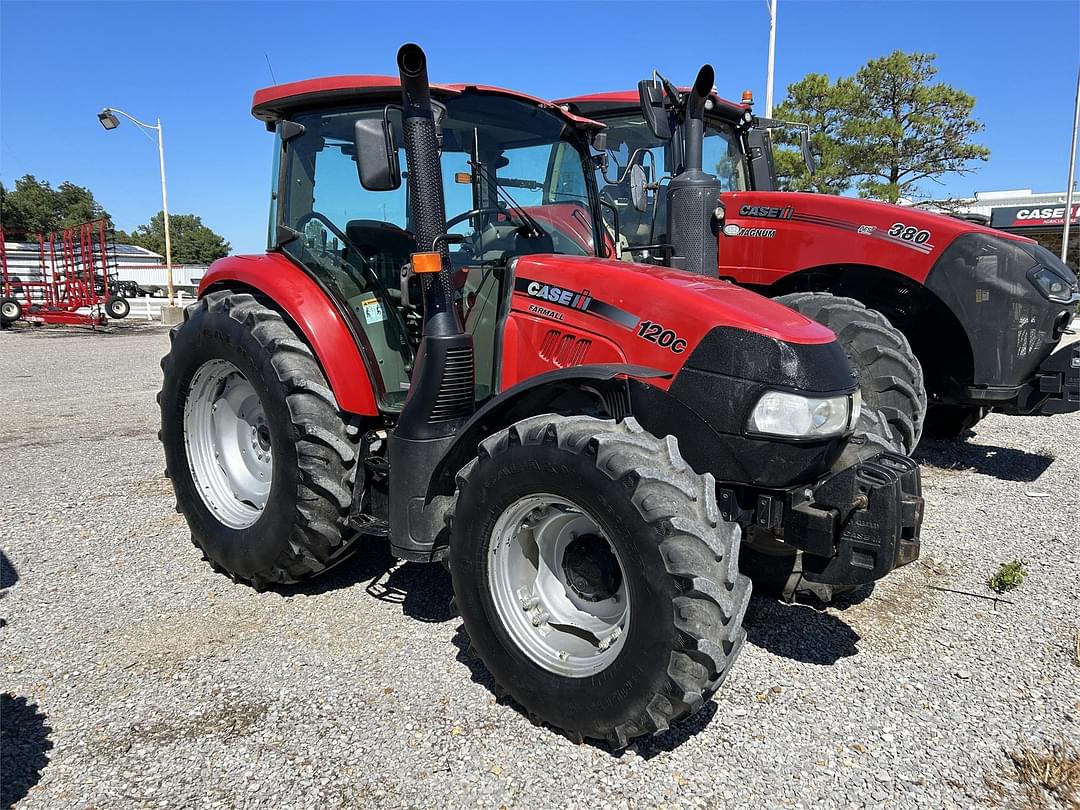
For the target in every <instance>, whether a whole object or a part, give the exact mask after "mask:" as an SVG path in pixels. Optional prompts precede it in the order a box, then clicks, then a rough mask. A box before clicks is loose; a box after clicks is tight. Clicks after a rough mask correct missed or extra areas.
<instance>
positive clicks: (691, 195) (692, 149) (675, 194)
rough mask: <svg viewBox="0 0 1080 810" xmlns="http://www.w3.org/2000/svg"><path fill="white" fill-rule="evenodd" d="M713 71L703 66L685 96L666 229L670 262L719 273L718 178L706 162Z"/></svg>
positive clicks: (692, 270)
mask: <svg viewBox="0 0 1080 810" xmlns="http://www.w3.org/2000/svg"><path fill="white" fill-rule="evenodd" d="M714 78H715V75H714V73H713V69H712V66H711V65H702V67H701V70H699V71H698V74H697V78H696V79H695V80H694V86H693V88H691V90H690V92H689V94H688V95H687V97H686V99H685V102H684V104H685V106H684V108H683V120H682V125H681V126H680V127H679V129H680V133H679V134H680V135H681V137H682V143H683V170H682V172H680V173H679V174H678V175H676V176H675V177H674V178H672V180H671V182H670V183H668V186H667V195H668V209H667V233H668V241H669V242H670V243H671V246H672V251H673V255H672V257H671V266H672V267H678V268H680V269H683V270H688V271H690V272H691V273H697V274H698V275H708V276H713V277H715V276H717V275H718V274H719V266H718V250H719V237H720V222H719V219H718V218H717V216H716V211H717V209H718V208H719V206H720V191H721V188H720V181H719V180H718V179H717V178H716V176H715V175H712V174H709V173H708V172H706V171H704V170H703V167H702V151H703V149H704V145H705V101H706V100H707V99H708V98H709V95H710V94H711V93H712V88H713V80H714Z"/></svg>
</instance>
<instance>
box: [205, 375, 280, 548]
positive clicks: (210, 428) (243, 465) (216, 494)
mask: <svg viewBox="0 0 1080 810" xmlns="http://www.w3.org/2000/svg"><path fill="white" fill-rule="evenodd" d="M184 445H185V447H186V448H187V458H188V467H189V468H190V469H191V477H192V479H194V481H195V489H196V491H198V493H199V495H200V497H202V500H203V503H204V504H206V507H207V508H208V509H209V510H210V512H211V513H213V515H214V517H215V518H217V520H219V521H220V522H221V523H224V524H225V525H226V526H228V527H229V528H232V529H245V528H247V527H248V526H250V525H252V524H253V523H254V522H255V521H257V520H258V519H259V516H260V515H261V514H262V510H263V508H264V507H265V506H266V500H267V498H268V497H269V495H270V484H271V481H272V480H273V471H274V459H273V454H272V452H271V446H270V430H269V426H268V425H267V424H266V416H265V414H264V412H263V406H262V401H261V400H260V399H259V395H258V394H256V393H255V389H254V388H253V387H252V385H251V383H250V382H248V380H247V378H246V377H245V376H244V375H243V374H241V373H240V370H239V369H237V368H236V366H234V365H233V364H232V363H230V362H228V361H227V360H208V361H207V362H205V363H203V364H202V365H201V366H200V367H199V370H198V371H196V372H195V376H194V377H192V378H191V385H190V386H189V387H188V396H187V402H185V404H184Z"/></svg>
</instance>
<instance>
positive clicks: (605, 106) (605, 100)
mask: <svg viewBox="0 0 1080 810" xmlns="http://www.w3.org/2000/svg"><path fill="white" fill-rule="evenodd" d="M679 90H680V91H682V92H687V91H689V90H690V88H689V87H680V88H679ZM711 98H712V100H713V102H714V103H715V104H716V107H715V109H716V110H717V111H718V112H719V113H721V114H722V115H726V116H729V117H732V118H738V117H740V116H742V114H743V113H745V112H746V111H747V110H751V111H752V109H751V107H750V105H749V104H741V103H737V102H734V101H729V100H728V99H726V98H721V97H720V96H718V95H717V94H716V93H713V94H712V95H711ZM555 103H556V104H558V105H560V106H561V105H567V106H569V107H570V109H572V110H574V111H575V112H578V113H581V114H582V115H594V114H603V113H607V112H614V111H622V110H626V109H629V108H631V107H633V108H635V109H636V108H637V106H638V105H639V104H640V103H641V101H640V98H639V96H638V91H637V90H636V89H635V90H611V91H609V92H606V93H590V94H588V95H584V96H571V97H570V98H561V99H559V100H558V101H556V102H555Z"/></svg>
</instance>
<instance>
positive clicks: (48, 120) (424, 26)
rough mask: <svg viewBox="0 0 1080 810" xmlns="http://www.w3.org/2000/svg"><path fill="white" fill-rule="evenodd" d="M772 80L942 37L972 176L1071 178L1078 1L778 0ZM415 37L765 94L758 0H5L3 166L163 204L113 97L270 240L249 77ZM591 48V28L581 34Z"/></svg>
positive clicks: (561, 75) (490, 61)
mask: <svg viewBox="0 0 1080 810" xmlns="http://www.w3.org/2000/svg"><path fill="white" fill-rule="evenodd" d="M779 6H780V9H779V24H778V28H777V57H776V85H777V99H778V100H779V99H780V98H782V97H783V88H785V87H786V86H787V84H789V83H790V82H793V81H796V80H798V79H799V78H801V77H802V76H803V75H805V74H806V73H808V72H824V73H828V74H830V75H833V76H836V75H843V74H850V73H852V72H854V71H855V70H856V69H857V68H858V67H859V66H860V65H861V64H863V63H864V62H865V61H866V60H867V59H870V58H873V57H876V56H881V55H884V54H886V53H889V52H890V51H892V50H894V49H897V48H899V49H903V50H909V51H910V50H920V51H929V52H933V53H936V54H938V67H939V69H940V74H939V77H940V78H941V79H942V80H943V81H946V82H948V83H950V84H953V85H955V86H957V87H960V88H962V89H964V90H966V91H967V92H969V93H971V94H973V95H975V96H976V97H977V99H978V104H977V106H976V108H975V112H976V116H977V117H978V118H979V119H981V120H982V121H983V122H984V123H985V124H986V130H985V131H984V132H983V133H982V135H981V137H980V141H981V142H982V143H984V144H985V145H987V146H989V147H990V149H991V150H992V156H991V160H990V162H989V163H988V164H983V165H981V167H980V168H979V170H978V172H977V173H976V174H974V175H971V176H966V177H953V178H950V179H946V181H945V186H944V187H943V188H942V189H940V191H942V192H944V193H949V194H952V195H954V196H962V195H967V194H971V193H973V192H974V191H976V190H994V189H1004V188H1033V189H1035V190H1036V191H1060V190H1061V189H1063V188H1064V186H1065V175H1066V173H1067V168H1068V148H1069V138H1070V136H1071V126H1072V110H1073V107H1072V105H1073V94H1074V90H1075V87H1076V84H1075V83H1076V70H1077V63H1078V59H1080V3H1077V2H1075V0H1062V1H1061V2H1036V1H1034V0H1029V1H1027V2H1025V1H1023V0H1012V1H1011V2H1005V1H1002V2H992V1H991V2H986V1H985V0H984V1H983V2H948V1H947V0H939V1H938V2H914V0H912V1H911V2H872V1H869V0H868V1H867V2H841V1H840V0H836V2H819V1H817V0H802V1H801V2H800V1H799V0H779ZM407 40H414V41H417V42H419V43H420V44H421V45H423V47H424V48H425V49H426V50H427V52H428V57H429V64H430V70H431V75H432V78H433V80H435V81H445V82H478V83H487V84H500V85H503V86H506V87H513V88H515V89H518V90H522V91H525V92H528V93H532V94H534V95H538V96H542V97H551V98H554V97H559V96H565V95H572V94H575V93H584V92H591V91H596V90H606V89H614V88H626V87H632V86H634V84H635V83H636V81H637V80H638V79H639V78H643V77H645V76H647V75H649V73H650V72H651V70H652V69H653V68H654V67H655V68H658V69H660V70H661V71H663V72H664V73H665V74H666V75H668V76H671V77H674V78H677V79H680V80H681V81H685V82H689V81H690V79H691V78H692V77H693V75H694V72H695V71H696V69H697V68H698V66H700V64H701V63H702V62H711V63H712V64H713V65H714V66H715V67H716V74H717V80H716V81H717V86H718V87H719V88H720V91H721V93H722V94H723V95H726V96H728V97H735V98H738V96H739V94H740V93H741V91H742V90H743V89H744V88H749V89H752V90H753V91H754V95H755V98H757V99H758V102H759V109H760V108H761V107H763V104H764V98H765V68H766V59H767V47H768V14H767V12H766V8H765V0H747V1H746V2H723V1H722V0H712V1H711V2H698V3H676V2H619V3H616V2H601V3H576V2H547V3H540V4H538V3H527V2H513V1H512V0H501V1H500V2H497V3H467V2H446V3H437V4H431V3H407V2H397V3H391V2H378V3H359V2H358V3H344V2H341V3H326V4H323V3H315V2H287V3H258V2H240V3H226V2H218V3H198V2H150V3H135V2H126V3H96V2H81V3H73V4H68V3H54V2H35V3H31V2H10V1H8V0H2V1H0V179H2V180H3V182H4V184H5V185H7V186H10V185H12V184H13V183H14V181H15V179H16V178H18V177H20V176H22V175H23V174H26V173H31V174H34V175H36V176H37V177H38V178H40V179H47V180H49V181H50V182H52V183H54V184H58V183H60V182H62V181H64V180H71V181H73V182H75V183H78V184H80V185H85V186H88V187H90V188H91V189H92V190H93V192H94V194H95V195H96V196H97V198H98V199H99V200H100V201H101V202H102V203H103V204H104V205H105V207H106V209H107V210H108V211H109V212H110V213H111V214H112V215H113V218H114V219H115V221H116V224H117V225H118V227H121V228H124V229H128V230H130V229H131V228H134V227H135V226H136V225H139V224H140V223H144V222H146V221H148V220H149V218H150V216H151V215H152V214H153V213H155V212H156V211H158V210H159V209H160V207H161V198H160V185H159V181H158V173H157V155H156V150H155V148H154V146H153V144H151V143H150V142H149V141H148V140H146V139H145V138H144V137H143V136H142V135H140V134H139V133H138V132H137V131H136V130H135V129H134V128H133V127H131V126H129V125H127V124H126V123H125V124H123V125H122V126H121V128H120V129H118V130H116V131H114V132H109V133H107V132H105V131H104V130H103V129H101V127H100V125H99V124H98V122H97V119H96V117H95V114H96V113H97V112H98V110H100V109H101V108H102V107H103V106H105V105H109V106H113V107H118V108H120V109H123V110H126V111H127V112H129V113H131V114H132V115H135V116H136V117H139V118H142V119H143V120H147V119H149V120H153V119H154V118H156V117H159V116H160V117H161V119H162V121H163V122H164V125H165V149H166V162H167V169H168V178H169V203H170V204H169V208H170V211H171V212H174V213H197V214H199V215H201V216H202V217H203V221H204V222H206V223H207V224H208V225H210V226H211V227H212V228H214V229H215V230H216V231H218V232H219V233H221V234H223V235H224V236H225V237H226V239H228V240H229V241H230V242H231V243H232V245H233V248H234V250H237V251H242V252H243V251H247V252H250V251H258V250H261V249H262V248H263V246H264V244H265V235H266V217H267V206H268V195H269V187H270V161H271V135H269V134H268V133H267V132H266V131H265V130H264V128H263V126H262V124H260V123H259V122H257V121H255V120H254V119H253V118H251V116H250V103H251V95H252V92H253V91H254V90H255V89H256V88H258V87H261V86H264V85H268V84H272V83H273V82H272V81H271V78H270V69H269V68H268V66H267V59H268V58H269V61H270V64H271V65H272V66H273V72H274V75H275V77H276V79H277V81H278V82H286V81H293V80H296V79H302V78H308V77H311V76H319V75H331V74H339V73H393V72H394V54H395V52H396V50H397V48H398V46H399V45H400V44H401V43H402V42H405V41H407ZM586 49H591V50H586Z"/></svg>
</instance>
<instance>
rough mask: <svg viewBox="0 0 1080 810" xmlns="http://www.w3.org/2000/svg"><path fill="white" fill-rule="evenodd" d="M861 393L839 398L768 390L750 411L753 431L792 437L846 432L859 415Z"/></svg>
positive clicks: (812, 436) (750, 423) (822, 435)
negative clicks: (805, 395)
mask: <svg viewBox="0 0 1080 810" xmlns="http://www.w3.org/2000/svg"><path fill="white" fill-rule="evenodd" d="M861 406H862V401H861V397H860V395H859V392H858V391H856V392H855V393H854V394H844V395H842V396H838V397H824V398H819V397H804V396H801V395H800V394H792V393H790V392H788V391H766V392H765V393H764V394H762V395H761V399H759V400H758V402H757V405H755V406H754V410H753V412H751V414H750V422H749V424H748V426H747V427H748V428H749V430H750V431H751V432H753V433H764V434H767V435H769V436H786V437H789V438H816V437H824V436H835V435H837V434H840V433H843V432H844V431H845V430H847V428H848V427H849V426H851V425H853V424H855V421H856V420H857V419H858V418H859V411H860V409H861Z"/></svg>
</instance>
